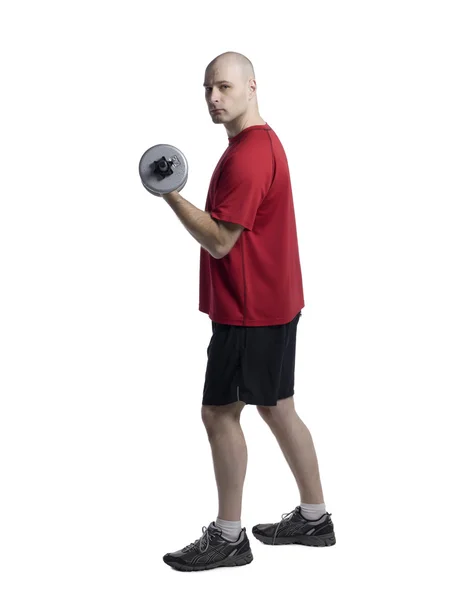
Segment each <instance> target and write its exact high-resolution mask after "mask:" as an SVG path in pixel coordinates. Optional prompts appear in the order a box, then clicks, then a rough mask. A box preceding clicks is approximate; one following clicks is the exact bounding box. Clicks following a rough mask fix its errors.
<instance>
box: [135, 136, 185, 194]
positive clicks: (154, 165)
mask: <svg viewBox="0 0 449 600" xmlns="http://www.w3.org/2000/svg"><path fill="white" fill-rule="evenodd" d="M188 170H189V168H188V165H187V159H186V157H185V156H184V154H183V153H182V152H181V150H178V148H175V147H174V146H168V145H167V144H157V146H152V147H151V148H149V149H148V150H147V151H146V152H145V153H144V154H143V155H142V158H141V159H140V162H139V174H140V179H141V180H142V183H143V186H144V188H145V189H146V190H148V191H149V192H150V194H153V195H154V196H162V194H169V193H170V192H174V191H177V192H180V191H181V190H182V188H183V187H184V186H185V184H186V182H187V176H188Z"/></svg>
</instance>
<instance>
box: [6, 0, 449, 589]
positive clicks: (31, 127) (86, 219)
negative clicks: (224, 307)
mask: <svg viewBox="0 0 449 600" xmlns="http://www.w3.org/2000/svg"><path fill="white" fill-rule="evenodd" d="M445 9H447V4H446V3H445V2H432V1H429V0H428V1H426V2H413V1H407V2H405V1H404V2H399V1H392V0H388V1H377V2H362V1H352V2H349V1H342V2H313V3H312V2H307V3H304V2H298V3H295V4H293V3H290V2H285V1H283V2H282V1H278V2H275V3H256V2H246V3H243V2H226V3H216V2H215V3H213V2H202V3H199V2H197V3H194V4H191V3H187V2H186V3H180V2H173V1H172V2H170V3H162V4H161V3H156V2H154V3H151V2H127V3H125V2H122V3H118V2H93V1H92V0H91V1H89V2H77V3H75V2H71V3H68V2H48V1H44V2H38V3H37V2H36V3H32V2H16V3H12V2H7V3H3V4H2V9H1V13H0V23H1V25H0V44H1V48H0V50H1V56H2V66H1V87H2V92H1V104H2V106H1V131H0V137H1V157H0V158H1V181H0V185H1V189H0V197H1V213H0V285H1V295H0V302H1V311H0V352H1V357H0V359H1V362H0V368H1V379H0V384H1V389H0V393H1V415H0V451H1V454H0V460H1V471H0V485H1V487H2V491H1V496H0V525H1V530H0V550H1V556H0V563H1V576H0V592H1V593H0V595H1V597H2V599H3V600H15V599H19V598H20V599H27V600H30V599H34V598H38V597H39V598H46V600H50V599H58V600H60V599H64V600H71V599H76V600H79V599H81V598H83V599H84V600H87V599H95V600H98V599H100V598H105V599H107V600H113V599H114V600H115V599H126V600H128V599H130V598H132V599H133V600H138V599H148V598H165V597H169V598H172V597H173V598H175V597H176V598H178V597H179V598H181V597H182V598H192V599H195V600H198V599H201V598H210V597H214V598H229V597H230V596H231V595H232V596H234V597H246V596H248V594H251V595H254V597H258V598H273V597H282V598H287V597H294V598H299V597H303V598H310V597H314V598H320V599H321V598H323V599H324V598H326V599H327V598H329V597H341V598H348V599H357V600H359V599H361V598H363V599H364V600H367V599H371V598H373V599H374V598H376V599H377V598H379V597H380V596H382V597H383V598H392V599H393V598H394V599H396V598H399V597H401V598H405V597H423V596H424V594H426V595H427V596H428V597H431V598H432V599H434V600H436V599H438V598H443V597H444V598H447V594H448V590H447V583H446V580H444V579H443V573H442V567H443V566H444V564H445V563H446V560H447V547H446V546H447V539H448V527H447V518H446V511H447V500H448V488H447V453H448V446H447V421H446V419H445V418H444V415H445V414H447V413H446V409H447V406H446V405H447V403H448V400H449V394H448V384H447V371H448V364H449V361H448V351H447V350H448V348H447V347H448V334H449V327H448V301H449V294H448V289H447V288H448V276H447V274H448V256H449V252H448V250H449V248H448V233H447V232H448V220H447V207H448V200H449V194H448V191H449V189H448V188H449V185H448V164H449V146H448V139H449V119H448V106H449V89H448V60H447V57H448V52H449V48H448V45H449V44H448V36H447V31H448V18H447V14H445V12H444V10H445ZM228 50H234V51H237V52H241V53H243V54H245V55H246V56H248V58H250V60H251V61H252V62H253V64H254V67H255V70H256V80H257V83H258V98H259V108H260V114H261V116H262V118H264V119H265V120H266V121H267V122H268V123H269V125H270V126H271V127H272V128H273V129H274V131H275V132H276V133H277V135H278V136H279V138H280V140H281V142H282V143H283V145H284V148H285V150H286V153H287V157H288V160H289V165H290V171H291V180H292V186H293V193H294V201H295V211H296V219H297V230H298V243H299V251H300V259H301V266H302V271H303V284H304V294H305V304H306V306H305V308H304V309H303V316H302V318H301V320H300V322H299V325H298V337H297V359H296V360H297V363H296V387H295V401H296V406H297V410H298V414H299V415H300V416H301V417H302V418H303V420H304V422H305V423H306V424H307V425H308V427H309V429H310V431H311V433H312V435H313V438H314V442H315V446H316V449H317V453H318V459H319V464H320V470H321V477H322V482H323V489H324V495H325V501H326V507H327V509H328V511H329V512H331V513H332V517H333V520H334V523H335V532H336V537H337V544H336V545H335V546H333V547H331V548H326V549H324V548H323V549H318V548H307V547H301V546H286V547H270V546H264V545H263V544H261V543H260V542H258V541H257V540H256V539H255V538H254V537H253V536H252V533H251V528H252V526H253V525H254V524H256V523H260V522H269V521H278V520H280V518H281V515H282V514H283V513H286V512H289V511H291V510H293V508H294V507H295V506H296V505H297V504H299V495H298V490H297V487H296V483H295V482H294V479H293V476H292V474H291V472H290V471H289V468H288V466H287V463H286V462H285V460H284V458H283V456H282V454H281V451H280V448H279V447H278V445H277V442H276V440H275V438H274V437H273V435H272V434H271V432H270V430H269V428H268V427H267V425H266V424H265V423H264V422H263V421H262V419H261V418H260V416H259V415H258V413H257V410H256V409H255V407H250V406H249V407H246V408H245V410H244V411H243V413H242V427H243V430H244V432H245V436H246V441H247V445H248V453H249V462H248V471H247V478H246V481H245V488H244V499H243V512H242V526H246V527H247V530H248V532H249V535H250V540H251V545H252V549H253V554H254V561H253V562H252V563H251V565H248V566H247V567H244V568H233V569H230V568H227V569H216V570H212V571H208V572H201V573H179V572H176V571H174V570H172V569H171V568H170V567H168V566H167V565H165V564H164V563H163V561H162V556H163V554H165V553H166V552H172V551H175V550H177V549H180V548H181V547H183V546H185V545H186V544H187V543H189V542H192V541H194V540H195V539H197V538H199V537H200V535H201V527H202V526H203V525H208V524H209V523H210V522H211V521H212V520H214V519H215V518H216V516H217V509H218V503H217V491H216V487H215V479H214V472H213V464H212V457H211V452H210V446H209V442H208V439H207V435H206V431H205V429H204V425H203V423H202V421H201V414H200V413H201V399H202V391H203V385H204V375H205V368H206V362H207V355H206V348H207V346H208V344H209V341H210V337H211V335H212V332H211V321H210V319H209V317H208V316H207V315H205V314H203V313H200V312H199V311H198V300H199V295H198V294H199V255H200V246H199V244H198V243H197V242H196V241H195V240H194V239H193V238H192V237H191V235H190V234H189V233H188V231H187V230H186V229H185V228H184V227H183V225H182V224H181V222H180V221H179V220H178V218H177V217H176V215H175V213H174V212H173V211H172V209H171V208H170V207H169V206H168V204H166V203H165V202H164V201H163V200H162V199H160V200H159V199H158V198H155V197H154V196H152V195H150V194H148V193H147V192H146V190H145V189H144V188H143V186H142V184H141V182H140V178H139V175H138V163H139V160H140V157H141V155H142V154H143V152H144V151H145V150H146V149H147V148H149V147H150V146H153V145H155V144H158V143H168V144H173V145H175V146H177V147H179V148H180V149H182V151H183V152H184V153H185V154H186V156H187V158H188V161H189V167H190V171H189V180H188V183H187V185H186V187H185V188H184V190H183V192H182V194H183V196H184V197H185V198H187V199H188V200H189V201H190V202H191V203H192V204H195V206H197V207H198V208H200V209H201V210H204V208H205V201H206V195H207V189H208V185H209V181H210V177H211V174H212V171H213V169H214V167H215V165H216V163H217V161H218V159H219V158H220V156H221V154H222V152H223V151H224V150H225V149H226V146H227V136H226V131H225V129H224V127H222V126H219V125H214V124H213V123H212V121H211V118H210V116H209V114H208V112H207V107H206V103H205V99H204V90H203V87H202V84H203V77H204V70H205V67H206V66H207V64H208V63H209V62H210V61H211V60H212V59H213V58H214V57H215V56H217V55H218V54H220V53H222V52H225V51H228ZM445 554H446V559H445V558H444V555H445Z"/></svg>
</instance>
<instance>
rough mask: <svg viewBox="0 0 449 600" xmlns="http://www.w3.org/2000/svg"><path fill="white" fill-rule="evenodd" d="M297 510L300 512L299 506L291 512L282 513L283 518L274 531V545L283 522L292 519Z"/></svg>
mask: <svg viewBox="0 0 449 600" xmlns="http://www.w3.org/2000/svg"><path fill="white" fill-rule="evenodd" d="M297 512H299V510H298V507H296V508H294V509H293V510H292V511H291V512H289V513H284V514H283V515H282V519H281V520H280V522H279V523H278V526H277V527H276V531H275V532H274V537H273V546H274V540H275V539H276V536H277V533H278V530H279V527H280V526H281V525H282V523H283V522H284V521H290V520H291V518H292V517H293V515H294V514H295V513H297Z"/></svg>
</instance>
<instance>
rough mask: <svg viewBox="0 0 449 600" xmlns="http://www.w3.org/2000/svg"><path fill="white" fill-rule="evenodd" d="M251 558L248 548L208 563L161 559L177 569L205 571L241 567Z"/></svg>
mask: <svg viewBox="0 0 449 600" xmlns="http://www.w3.org/2000/svg"><path fill="white" fill-rule="evenodd" d="M253 558H254V557H253V554H252V552H251V550H250V551H249V552H247V553H246V554H242V555H240V556H231V557H230V558H226V559H224V560H221V561H220V562H217V563H212V564H210V565H193V566H191V565H181V564H179V563H177V562H171V561H170V559H165V557H164V558H163V561H164V563H165V564H167V565H169V566H170V567H173V569H176V570H177V571H207V570H209V569H217V568H218V567H242V566H244V565H249V563H251V562H252V561H253Z"/></svg>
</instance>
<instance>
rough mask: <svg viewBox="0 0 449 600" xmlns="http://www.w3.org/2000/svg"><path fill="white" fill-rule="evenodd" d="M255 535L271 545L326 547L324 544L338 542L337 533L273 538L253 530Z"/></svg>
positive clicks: (331, 544) (330, 544) (328, 544)
mask: <svg viewBox="0 0 449 600" xmlns="http://www.w3.org/2000/svg"><path fill="white" fill-rule="evenodd" d="M252 533H253V536H254V537H255V538H256V539H258V540H259V541H260V542H262V543H263V544H270V545H271V546H281V545H284V544H300V545H301V546H315V547H324V546H333V545H334V544H335V543H336V539H335V534H334V533H332V534H330V535H297V536H290V537H277V538H276V539H275V540H274V543H273V538H272V537H269V536H266V535H261V534H260V533H255V532H254V531H253V532H252Z"/></svg>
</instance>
